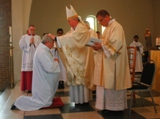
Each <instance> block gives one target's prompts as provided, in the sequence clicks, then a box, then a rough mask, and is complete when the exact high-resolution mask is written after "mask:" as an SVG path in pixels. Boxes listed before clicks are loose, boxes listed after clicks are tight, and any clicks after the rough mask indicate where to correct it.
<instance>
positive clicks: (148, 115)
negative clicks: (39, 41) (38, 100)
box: [0, 0, 160, 119]
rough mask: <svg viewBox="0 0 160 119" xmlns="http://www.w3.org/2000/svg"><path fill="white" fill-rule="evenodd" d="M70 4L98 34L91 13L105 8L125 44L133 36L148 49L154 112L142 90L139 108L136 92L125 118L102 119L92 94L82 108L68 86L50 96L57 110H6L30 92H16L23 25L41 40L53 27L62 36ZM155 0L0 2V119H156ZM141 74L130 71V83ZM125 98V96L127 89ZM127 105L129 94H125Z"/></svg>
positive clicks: (159, 102) (158, 32)
mask: <svg viewBox="0 0 160 119" xmlns="http://www.w3.org/2000/svg"><path fill="white" fill-rule="evenodd" d="M69 5H72V6H74V8H75V10H76V11H77V13H78V14H79V15H80V17H81V19H82V20H87V18H88V19H90V18H92V19H93V22H92V26H93V29H94V30H95V31H100V33H101V34H102V33H103V30H104V28H103V27H101V26H100V24H99V23H98V22H97V21H96V13H97V11H99V10H101V9H105V10H107V11H108V12H109V13H110V15H111V16H112V17H113V18H115V19H116V21H118V22H119V23H120V24H121V25H122V27H123V29H124V32H125V38H126V43H127V46H129V45H130V43H131V42H132V41H133V36H135V35H138V36H139V41H140V42H141V43H142V45H143V46H144V51H148V52H149V54H150V57H149V58H150V59H152V60H154V61H155V64H156V73H155V77H154V82H153V97H154V103H155V106H156V109H157V113H155V110H154V107H153V104H152V99H151V97H150V95H149V93H148V92H142V96H143V98H144V105H145V106H143V105H142V103H141V98H140V95H139V93H138V92H136V93H135V100H134V101H133V104H132V108H131V114H130V115H129V113H128V112H129V109H126V110H124V111H123V113H122V114H121V115H112V116H106V115H104V114H103V113H102V112H101V110H98V109H96V108H95V100H96V94H95V92H93V94H92V96H93V100H92V101H90V102H89V103H87V104H82V105H76V104H74V103H73V102H71V101H70V97H69V86H68V85H67V84H66V82H65V88H64V89H58V90H57V91H56V94H55V97H60V98H61V100H62V102H63V104H64V105H63V106H62V107H54V108H49V109H40V110H36V111H20V110H18V109H16V110H11V109H10V108H11V105H12V104H13V103H14V101H15V100H16V98H17V97H19V96H21V95H26V96H31V95H32V93H28V92H25V91H24V92H23V91H21V90H20V85H21V81H20V79H21V60H22V59H21V57H22V51H21V49H20V48H19V40H20V38H21V36H22V35H24V34H26V31H27V29H28V26H29V25H31V24H32V25H35V27H36V34H38V35H39V36H40V37H43V35H44V34H46V33H52V34H56V30H57V29H58V28H63V30H64V32H65V33H67V31H69V30H70V26H69V25H68V23H67V19H66V11H65V7H66V6H69ZM159 5H160V1H159V0H134V1H128V0H121V1H119V0H87V1H86V0H81V1H79V0H67V1H63V2H62V1H59V0H0V41H1V44H0V46H1V47H0V119H44V118H45V119H160V87H159V84H160V81H159V75H160V73H159V72H160V71H159V68H160V63H159V61H160V60H159V59H160V58H159V57H160V51H159V49H158V47H157V46H159V45H157V43H156V39H157V38H159V39H160V24H159V21H160V16H159V11H160V7H159ZM146 28H148V29H149V30H150V32H151V39H152V47H151V48H150V49H147V47H145V45H146V44H145V36H144V33H145V30H146ZM140 77H141V73H136V74H135V78H134V80H136V81H139V80H140ZM127 94H130V92H129V91H128V92H127ZM127 102H128V107H129V106H130V96H127Z"/></svg>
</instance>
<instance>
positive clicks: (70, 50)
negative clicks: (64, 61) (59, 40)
mask: <svg viewBox="0 0 160 119" xmlns="http://www.w3.org/2000/svg"><path fill="white" fill-rule="evenodd" d="M66 51H67V54H68V56H69V57H72V51H73V48H70V47H69V46H68V45H66Z"/></svg>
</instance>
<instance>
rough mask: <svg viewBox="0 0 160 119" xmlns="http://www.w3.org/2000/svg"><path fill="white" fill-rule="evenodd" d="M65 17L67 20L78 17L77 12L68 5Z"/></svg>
mask: <svg viewBox="0 0 160 119" xmlns="http://www.w3.org/2000/svg"><path fill="white" fill-rule="evenodd" d="M66 15H67V20H69V19H71V18H75V17H76V18H77V17H78V14H77V12H76V11H75V10H74V8H73V7H72V6H71V5H70V9H68V7H67V6H66Z"/></svg>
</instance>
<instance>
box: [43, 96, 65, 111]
mask: <svg viewBox="0 0 160 119" xmlns="http://www.w3.org/2000/svg"><path fill="white" fill-rule="evenodd" d="M63 106H64V104H63V102H62V100H61V98H60V97H55V98H54V99H53V103H52V104H51V105H50V106H49V107H43V108H41V109H50V108H55V107H63Z"/></svg>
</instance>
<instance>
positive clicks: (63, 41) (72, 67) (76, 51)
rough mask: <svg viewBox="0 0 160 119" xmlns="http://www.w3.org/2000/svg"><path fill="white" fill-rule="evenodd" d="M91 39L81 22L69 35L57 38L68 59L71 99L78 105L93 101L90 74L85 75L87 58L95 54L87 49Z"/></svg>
mask: <svg viewBox="0 0 160 119" xmlns="http://www.w3.org/2000/svg"><path fill="white" fill-rule="evenodd" d="M89 37H90V35H89V32H88V30H87V27H86V25H85V24H83V23H81V22H79V23H78V24H77V26H76V28H75V29H74V30H73V29H71V30H70V31H69V32H68V33H67V34H65V35H63V36H60V37H57V44H58V46H59V48H62V50H63V51H64V55H65V56H66V58H67V63H68V64H67V71H68V82H67V83H68V85H70V99H71V101H72V102H75V103H76V104H78V103H80V104H82V103H85V102H88V101H90V100H91V99H92V93H91V91H90V90H89V89H88V88H87V85H89V84H90V80H91V79H90V77H89V75H88V74H84V73H85V72H86V67H85V65H86V62H87V61H86V60H87V59H86V58H87V56H89V55H87V54H88V53H92V54H93V51H92V52H89V49H90V48H88V47H85V44H86V43H87V42H88V40H89ZM89 58H90V57H89ZM92 60H93V59H92ZM90 62H92V61H90ZM77 66H78V67H77ZM91 71H92V69H91ZM86 76H87V77H86ZM92 76H93V75H92ZM87 78H88V79H87ZM89 86H90V85H89ZM91 87H92V86H91Z"/></svg>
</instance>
